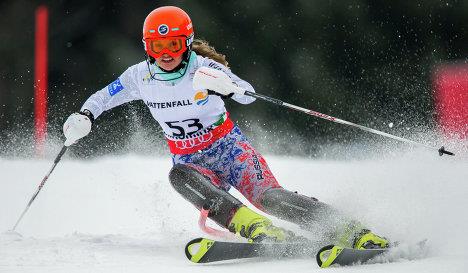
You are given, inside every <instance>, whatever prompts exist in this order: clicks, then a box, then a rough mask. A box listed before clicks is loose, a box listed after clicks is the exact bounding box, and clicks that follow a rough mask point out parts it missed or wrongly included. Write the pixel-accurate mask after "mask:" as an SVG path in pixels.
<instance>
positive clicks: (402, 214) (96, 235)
mask: <svg viewBox="0 0 468 273" xmlns="http://www.w3.org/2000/svg"><path fill="white" fill-rule="evenodd" d="M266 159H267V161H268V162H269V164H270V167H271V169H272V170H273V172H274V174H275V175H276V176H277V178H278V180H279V181H280V182H281V183H282V185H283V186H284V187H285V188H288V189H290V190H294V191H296V190H297V191H299V192H300V193H303V194H306V195H311V196H314V197H317V198H319V199H320V200H321V201H324V202H327V203H330V204H333V205H335V206H336V207H338V208H340V209H341V210H343V211H345V212H347V213H349V214H350V215H353V216H354V217H357V218H358V219H361V220H362V221H363V222H366V223H367V224H368V225H369V226H370V227H371V228H372V229H373V230H374V231H376V232H377V233H379V234H382V235H385V236H387V237H389V238H391V239H392V240H398V241H402V242H408V246H406V247H405V246H403V247H402V248H401V249H400V250H399V252H396V253H393V254H392V255H390V256H389V257H385V258H384V259H382V261H383V263H377V264H368V265H359V266H354V267H341V268H331V269H327V271H329V272H397V273H398V272H468V262H467V261H468V254H467V253H466V252H465V251H464V247H465V245H466V244H467V239H466V231H467V230H468V219H467V218H468V217H467V213H466V208H467V206H468V199H467V198H466V196H467V194H468V183H467V182H468V160H467V159H466V156H464V157H463V156H461V157H460V156H458V157H446V156H444V157H439V156H437V155H436V153H425V152H416V153H412V154H406V155H401V156H398V157H396V156H395V157H389V158H383V157H382V158H381V159H378V160H376V159H374V160H360V161H325V160H312V159H303V158H291V157H277V156H267V157H266ZM52 161H53V160H51V159H45V160H39V159H6V158H4V159H1V158H0V174H1V175H0V215H1V217H0V272H2V273H3V272H8V273H13V272H48V273H50V272H112V273H115V272H139V273H143V272H188V271H194V272H220V271H223V272H246V271H249V272H255V271H257V272H266V271H268V272H271V273H273V272H293V271H294V272H322V271H323V269H320V268H318V266H317V264H316V262H315V260H314V259H310V260H304V259H302V260H274V261H271V260H243V261H231V262H222V263H216V264H208V265H197V264H192V263H191V262H189V261H188V260H187V259H186V258H185V254H184V252H183V247H184V245H185V243H186V242H188V241H189V240H190V239H192V238H194V237H198V236H201V235H203V234H202V232H201V231H200V230H199V229H198V227H197V224H196V223H197V211H196V210H195V208H194V207H193V206H191V205H190V204H189V203H188V202H186V201H185V200H184V199H183V198H182V197H180V196H179V195H178V194H177V193H176V192H175V191H174V190H173V189H172V188H171V186H170V184H169V182H168V179H167V174H168V171H169V169H170V167H171V161H170V158H169V157H167V158H165V157H162V158H154V157H145V156H136V155H125V156H116V157H105V158H99V159H94V160H76V159H69V158H67V157H66V156H65V157H64V159H63V160H62V162H60V163H59V165H58V166H57V168H56V169H55V171H54V173H53V174H52V176H51V177H50V178H49V180H48V181H47V183H46V184H45V186H44V188H43V189H42V191H41V193H40V194H39V196H38V198H37V199H36V200H35V202H34V203H33V204H32V207H31V209H30V210H29V211H28V213H27V214H26V216H25V217H24V219H23V221H22V222H21V223H20V225H19V226H18V228H17V231H18V232H19V234H14V233H13V234H12V233H8V232H7V230H9V229H11V228H12V226H13V225H14V223H15V221H16V220H17V218H18V217H19V214H20V213H21V211H22V210H23V209H24V207H25V205H26V203H27V202H28V201H29V199H30V197H31V195H32V193H33V192H34V191H35V190H36V188H37V186H38V184H39V183H40V181H41V179H42V177H43V176H44V175H45V173H46V172H47V170H48V169H49V168H50V166H51V164H52ZM232 193H233V194H234V195H236V196H237V197H239V198H240V196H239V194H238V193H237V192H235V191H233V192H232ZM274 221H275V222H276V223H278V224H280V225H286V226H288V227H291V226H292V225H288V224H287V223H284V222H282V221H279V220H277V219H275V220H274ZM293 228H294V227H293ZM424 238H427V239H428V246H429V247H428V249H427V251H426V252H421V251H419V252H418V251H414V249H411V243H414V242H416V241H418V240H421V239H424Z"/></svg>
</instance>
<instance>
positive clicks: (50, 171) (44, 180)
mask: <svg viewBox="0 0 468 273" xmlns="http://www.w3.org/2000/svg"><path fill="white" fill-rule="evenodd" d="M67 148H68V147H67V146H65V145H63V147H62V150H60V152H59V154H58V155H57V157H56V158H55V160H54V164H53V165H52V167H51V168H50V170H49V172H48V173H47V174H46V176H45V177H44V178H43V179H42V181H41V184H39V187H38V188H37V190H36V192H35V193H34V194H33V196H32V197H31V200H29V203H28V205H27V206H26V208H25V209H24V210H23V213H21V215H20V217H19V218H18V221H16V224H15V226H14V227H13V229H12V231H15V229H16V227H17V226H18V224H19V222H20V221H21V219H23V216H24V215H25V214H26V212H27V211H28V209H29V207H30V206H31V204H32V202H34V199H36V197H37V195H38V194H39V191H41V189H42V187H43V186H44V184H45V182H46V181H47V179H49V176H50V174H51V173H52V171H53V170H54V169H55V166H57V164H58V163H59V162H60V159H61V158H62V156H63V154H65V152H66V151H67Z"/></svg>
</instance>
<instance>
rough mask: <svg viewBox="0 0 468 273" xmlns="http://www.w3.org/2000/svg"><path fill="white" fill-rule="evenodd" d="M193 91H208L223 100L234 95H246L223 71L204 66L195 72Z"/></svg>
mask: <svg viewBox="0 0 468 273" xmlns="http://www.w3.org/2000/svg"><path fill="white" fill-rule="evenodd" d="M193 89H195V90H200V89H206V90H208V92H209V93H211V94H213V93H215V94H216V95H219V96H221V97H223V98H226V97H232V95H234V94H240V95H243V94H244V92H245V91H244V90H243V89H242V88H240V87H238V86H237V84H236V83H234V82H233V81H232V79H231V78H230V77H229V76H228V75H227V74H226V73H224V72H223V71H221V70H217V69H213V68H209V67H206V66H202V67H200V68H198V69H197V71H195V75H194V77H193Z"/></svg>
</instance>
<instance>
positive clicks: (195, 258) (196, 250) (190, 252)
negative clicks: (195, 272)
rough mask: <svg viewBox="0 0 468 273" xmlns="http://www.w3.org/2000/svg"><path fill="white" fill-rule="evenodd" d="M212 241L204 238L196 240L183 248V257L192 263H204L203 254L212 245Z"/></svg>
mask: <svg viewBox="0 0 468 273" xmlns="http://www.w3.org/2000/svg"><path fill="white" fill-rule="evenodd" d="M213 243H214V241H213V240H210V239H206V238H196V239H193V240H191V241H190V242H188V243H187V245H186V246H185V255H186V256H187V258H188V259H189V260H190V261H192V262H194V263H204V262H205V261H204V259H203V258H204V257H205V254H206V253H207V252H208V250H209V249H210V248H211V246H212V245H213Z"/></svg>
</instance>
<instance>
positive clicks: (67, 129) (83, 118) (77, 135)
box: [63, 110, 93, 146]
mask: <svg viewBox="0 0 468 273" xmlns="http://www.w3.org/2000/svg"><path fill="white" fill-rule="evenodd" d="M92 123H93V114H91V112H89V111H87V110H85V111H83V112H79V113H73V114H71V115H70V116H69V117H68V119H67V120H66V121H65V123H64V124H63V134H64V135H65V138H66V140H65V143H64V145H65V146H70V145H72V144H74V143H75V142H77V141H78V140H79V139H81V138H83V137H85V136H87V135H88V134H89V132H90V131H91V125H92Z"/></svg>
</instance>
